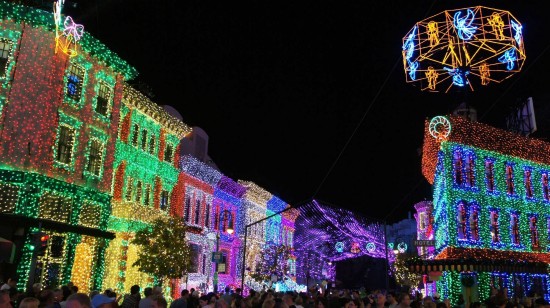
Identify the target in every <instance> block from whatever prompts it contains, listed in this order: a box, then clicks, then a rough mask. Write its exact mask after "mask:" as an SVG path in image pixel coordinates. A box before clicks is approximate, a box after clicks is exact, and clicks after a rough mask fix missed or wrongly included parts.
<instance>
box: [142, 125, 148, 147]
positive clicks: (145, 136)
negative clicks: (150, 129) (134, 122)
mask: <svg viewBox="0 0 550 308" xmlns="http://www.w3.org/2000/svg"><path fill="white" fill-rule="evenodd" d="M141 149H142V150H143V151H147V130H145V129H144V130H143V131H142V132H141Z"/></svg>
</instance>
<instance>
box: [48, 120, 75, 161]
mask: <svg viewBox="0 0 550 308" xmlns="http://www.w3.org/2000/svg"><path fill="white" fill-rule="evenodd" d="M64 129H66V130H67V131H69V132H71V133H72V140H70V141H69V142H68V144H66V143H65V142H66V141H67V140H65V141H63V143H62V132H63V131H64ZM69 135H71V134H69ZM76 138H77V130H76V128H75V127H73V126H71V125H69V124H66V123H60V124H59V127H58V130H57V138H56V150H57V151H56V154H55V157H54V159H55V161H56V163H59V164H61V165H65V166H72V164H73V161H74V160H73V158H74V152H75V145H76ZM63 139H66V138H63ZM62 146H63V149H68V152H69V153H68V154H67V155H68V161H64V160H61V158H62V157H61V156H62V155H63V154H62V152H66V151H62V148H61V147H62Z"/></svg>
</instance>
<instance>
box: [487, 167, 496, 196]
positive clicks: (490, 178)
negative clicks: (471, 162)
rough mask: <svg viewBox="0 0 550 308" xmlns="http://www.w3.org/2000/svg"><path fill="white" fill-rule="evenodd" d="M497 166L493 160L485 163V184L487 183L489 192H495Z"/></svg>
mask: <svg viewBox="0 0 550 308" xmlns="http://www.w3.org/2000/svg"><path fill="white" fill-rule="evenodd" d="M494 168H495V164H494V162H493V161H492V160H486V161H485V182H486V183H487V191H489V192H493V191H495V173H494Z"/></svg>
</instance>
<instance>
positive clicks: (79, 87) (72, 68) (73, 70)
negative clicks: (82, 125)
mask: <svg viewBox="0 0 550 308" xmlns="http://www.w3.org/2000/svg"><path fill="white" fill-rule="evenodd" d="M78 74H81V75H80V76H79V75H78ZM73 76H76V77H78V78H79V80H77V81H76V82H74V81H72V80H71V77H73ZM85 78H86V68H85V67H84V66H83V65H81V64H78V63H76V62H72V63H71V64H70V65H69V68H68V69H67V73H66V74H65V97H66V98H67V99H68V100H69V101H71V102H73V103H77V104H80V103H81V101H82V97H83V95H82V93H83V91H84V88H85V87H84V85H85ZM70 85H75V87H76V89H75V90H74V91H75V93H70V92H69V91H71V86H70Z"/></svg>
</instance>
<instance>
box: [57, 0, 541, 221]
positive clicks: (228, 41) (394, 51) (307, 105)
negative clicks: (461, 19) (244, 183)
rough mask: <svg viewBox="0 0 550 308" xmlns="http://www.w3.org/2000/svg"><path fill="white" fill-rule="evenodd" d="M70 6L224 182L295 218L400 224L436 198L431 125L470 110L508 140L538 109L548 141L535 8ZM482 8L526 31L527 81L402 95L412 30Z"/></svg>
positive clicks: (101, 2)
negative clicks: (518, 107)
mask: <svg viewBox="0 0 550 308" xmlns="http://www.w3.org/2000/svg"><path fill="white" fill-rule="evenodd" d="M76 2H77V3H78V4H77V6H76V8H70V7H66V9H65V11H64V13H66V14H68V15H71V16H73V18H74V19H75V21H76V22H78V23H81V24H83V25H84V27H85V30H86V31H88V32H89V33H90V34H92V35H93V36H94V37H96V38H98V39H99V40H101V41H102V42H103V43H105V44H106V45H107V46H108V47H109V48H110V49H111V50H112V51H114V52H116V53H117V54H118V55H119V56H121V57H122V58H123V59H125V60H127V61H128V62H129V63H130V65H132V66H134V67H135V68H136V69H137V70H138V72H139V73H140V76H139V78H138V79H139V80H140V81H141V82H142V83H145V84H147V85H148V86H149V87H150V88H151V89H152V92H153V93H154V94H155V97H154V98H153V101H155V102H156V103H158V104H160V105H164V104H167V105H171V106H173V107H175V108H176V109H177V110H178V111H179V112H180V113H181V115H182V117H183V121H184V122H185V123H186V124H188V125H190V126H199V127H201V128H203V129H204V130H205V131H206V132H207V133H208V135H209V136H210V143H209V154H210V156H211V157H212V159H213V160H214V161H215V162H216V164H217V165H218V166H219V168H220V170H221V172H222V173H224V174H225V175H227V176H230V177H231V178H233V179H235V180H237V179H242V180H248V181H253V182H255V183H257V184H258V185H260V186H262V187H263V188H265V189H266V190H268V191H270V192H271V193H273V194H274V195H276V196H278V197H279V198H281V199H282V200H284V201H286V202H287V203H290V204H293V205H297V204H300V203H301V202H303V201H306V200H309V199H311V198H316V199H318V200H322V201H324V202H327V203H330V204H333V205H335V206H339V207H343V208H347V209H352V210H357V211H359V212H360V213H362V214H364V215H366V216H369V217H371V218H379V219H384V218H387V220H388V221H390V222H395V221H397V220H401V219H403V218H406V216H407V212H409V211H410V212H414V209H413V205H414V204H415V203H417V202H419V201H422V200H424V199H428V200H429V199H431V188H430V186H429V184H428V182H427V181H426V180H425V179H424V178H423V177H422V175H421V171H420V156H419V149H420V148H421V144H422V138H423V126H424V120H425V119H426V118H431V117H433V116H435V115H444V114H448V113H450V111H451V110H452V108H454V107H455V106H456V104H457V103H459V102H461V101H462V100H467V102H468V103H469V104H470V105H471V106H473V107H475V108H476V109H477V110H478V118H479V120H480V121H481V122H484V123H487V124H491V125H494V126H497V127H503V123H504V118H505V115H506V114H508V113H509V112H510V107H509V106H511V105H512V104H513V103H514V102H516V101H517V100H518V99H521V98H526V97H529V96H531V97H533V100H534V102H535V108H536V112H537V121H538V124H539V131H538V132H536V133H535V134H534V135H533V136H534V137H538V138H545V137H547V136H548V134H547V133H546V132H545V127H546V126H545V123H544V122H545V120H546V119H549V118H550V113H545V112H546V111H545V109H547V108H548V107H546V106H547V105H549V104H548V103H549V102H550V97H549V94H548V91H546V89H545V88H543V85H545V84H549V79H548V77H547V73H548V71H549V69H550V64H549V61H548V58H549V57H550V52H548V49H549V48H550V45H549V42H550V39H549V37H550V35H549V34H548V32H549V30H550V26H549V25H548V23H547V18H546V16H547V14H546V12H545V11H544V10H543V9H542V8H541V5H540V4H539V3H542V2H541V1H518V0H514V1H505V0H502V1H475V2H474V1H449V0H446V1H390V0H384V1H370V0H361V1H250V2H248V1H203V0H201V1H165V0H163V1H142V0H86V1H76ZM477 5H483V6H487V7H491V8H497V9H503V10H509V11H510V12H511V13H512V15H514V16H515V17H516V18H517V19H518V20H519V21H520V22H521V23H522V24H523V35H524V40H525V46H526V54H527V60H526V61H525V64H524V66H523V71H522V72H520V73H518V74H516V75H514V76H513V77H511V78H510V79H508V80H507V81H505V82H503V83H500V84H490V86H488V87H481V85H476V88H475V92H470V93H468V94H466V95H464V94H461V93H457V92H455V91H450V92H449V93H446V94H445V93H428V92H422V91H420V89H419V88H418V87H415V86H414V85H412V84H408V83H406V82H405V73H404V72H403V60H402V57H401V46H402V38H403V37H404V36H405V35H406V34H407V32H408V31H409V30H410V29H411V28H412V27H413V26H414V23H415V22H417V21H420V20H423V19H425V18H427V17H429V16H432V15H435V14H437V13H440V12H441V11H444V10H452V9H459V8H465V7H472V6H477ZM543 18H546V19H543ZM543 115H545V116H543ZM546 121H548V120H546Z"/></svg>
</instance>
